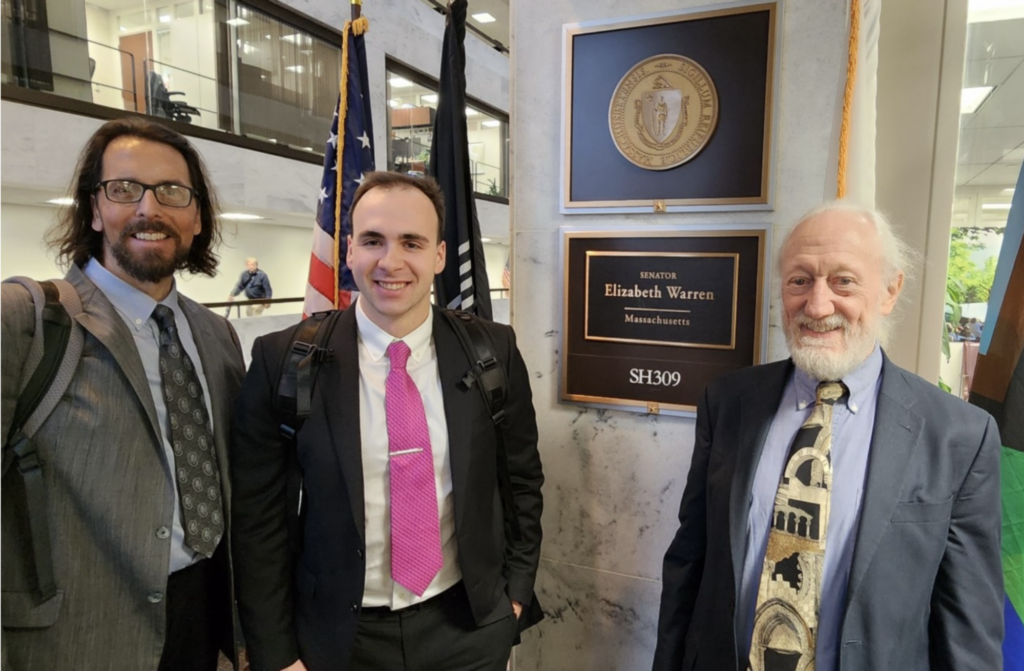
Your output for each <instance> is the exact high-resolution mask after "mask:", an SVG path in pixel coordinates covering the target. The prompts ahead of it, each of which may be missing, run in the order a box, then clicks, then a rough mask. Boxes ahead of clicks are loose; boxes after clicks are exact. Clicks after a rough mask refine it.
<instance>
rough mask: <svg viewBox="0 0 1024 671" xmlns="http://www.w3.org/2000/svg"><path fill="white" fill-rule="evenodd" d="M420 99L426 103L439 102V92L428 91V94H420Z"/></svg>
mask: <svg viewBox="0 0 1024 671" xmlns="http://www.w3.org/2000/svg"><path fill="white" fill-rule="evenodd" d="M420 100H422V101H423V102H425V103H434V104H437V94H436V93H426V94H424V95H421V96H420Z"/></svg>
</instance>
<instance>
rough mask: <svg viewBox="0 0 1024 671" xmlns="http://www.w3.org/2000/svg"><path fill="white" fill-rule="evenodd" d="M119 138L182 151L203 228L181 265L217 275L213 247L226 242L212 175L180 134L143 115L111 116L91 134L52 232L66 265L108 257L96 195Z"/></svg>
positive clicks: (53, 242)
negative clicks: (97, 223)
mask: <svg viewBox="0 0 1024 671" xmlns="http://www.w3.org/2000/svg"><path fill="white" fill-rule="evenodd" d="M119 137H136V138H139V139H142V140H148V141H150V142H159V143H161V144H165V145H167V146H169V147H171V148H173V149H175V150H177V152H178V153H179V154H181V156H182V158H184V159H185V163H186V164H187V165H188V175H189V179H190V180H191V182H192V188H193V189H194V190H195V201H196V207H198V208H199V218H200V222H201V223H202V230H201V231H199V235H197V236H195V238H194V239H193V240H192V248H191V250H189V253H188V256H187V257H186V258H185V261H184V262H183V263H182V264H181V265H180V266H179V267H178V270H187V271H188V272H190V273H202V274H204V275H209V276H210V277H213V276H215V275H216V274H217V260H218V259H217V254H215V253H214V251H213V250H214V248H215V247H216V246H217V245H219V244H220V242H221V234H220V222H219V220H218V219H217V214H218V208H217V196H216V194H214V192H213V185H212V184H210V181H209V179H207V176H206V166H205V165H204V163H203V159H202V157H201V156H199V152H197V151H196V150H195V148H194V147H193V146H192V145H191V144H190V143H189V141H188V140H186V139H185V138H184V137H183V136H182V135H181V134H179V133H177V132H175V131H173V130H171V129H170V128H167V127H166V126H162V125H160V124H158V123H156V122H153V121H150V120H148V119H144V118H141V117H126V118H124V119H114V120H113V121H108V122H107V123H105V124H103V125H102V126H101V127H100V129H99V130H97V131H96V132H95V133H94V134H93V136H92V137H91V138H89V142H88V143H87V144H86V145H85V147H84V148H83V149H82V154H81V156H79V158H78V165H77V166H76V167H75V176H74V178H73V179H72V181H71V187H70V191H71V197H72V198H74V200H75V202H74V203H73V204H72V205H69V206H68V207H66V208H65V209H64V210H63V211H62V212H61V214H60V220H59V221H58V223H57V225H56V227H54V228H53V230H51V231H50V232H49V234H48V235H47V242H49V244H50V245H51V246H52V247H56V248H57V255H58V259H59V260H60V262H61V263H62V264H63V265H64V266H65V267H66V266H68V265H71V264H74V265H76V266H79V267H81V266H84V265H85V264H86V262H88V261H89V259H91V258H95V259H97V260H102V259H103V234H102V233H101V232H99V231H94V230H93V228H92V221H93V210H92V206H93V197H94V196H95V195H96V187H97V185H98V184H99V183H100V180H101V179H103V153H104V152H105V151H106V150H107V146H108V145H109V144H110V143H111V142H113V141H114V140H116V139H117V138H119Z"/></svg>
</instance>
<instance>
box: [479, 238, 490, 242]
mask: <svg viewBox="0 0 1024 671" xmlns="http://www.w3.org/2000/svg"><path fill="white" fill-rule="evenodd" d="M490 241H491V239H490V238H480V242H490Z"/></svg>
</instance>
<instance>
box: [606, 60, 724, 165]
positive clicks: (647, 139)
mask: <svg viewBox="0 0 1024 671" xmlns="http://www.w3.org/2000/svg"><path fill="white" fill-rule="evenodd" d="M717 123H718V92H717V91H716V90H715V84H714V82H712V81H711V77H709V76H708V73H707V71H706V70H705V69H704V68H702V67H701V66H700V65H698V64H697V63H696V62H695V61H692V60H690V59H689V58H686V57H684V56H677V55H675V54H660V55H658V56H652V57H651V58H648V59H646V60H643V61H640V62H639V63H637V64H636V65H634V66H633V68H632V69H631V70H630V71H629V72H627V73H626V74H625V76H624V77H623V78H622V79H621V80H620V81H619V85H618V86H616V87H615V93H614V94H613V95H612V102H611V105H610V106H609V108H608V126H609V128H610V130H611V133H612V140H614V142H615V146H616V147H617V148H618V150H619V152H621V153H622V155H623V156H625V157H626V159H627V160H628V161H629V162H630V163H633V164H635V165H638V166H640V167H641V168H646V169H647V170H668V169H669V168H674V167H676V166H677V165H682V164H683V163H686V162H687V161H689V160H690V159H692V158H693V157H694V156H696V155H697V154H699V153H700V151H701V150H702V149H703V148H704V146H705V145H706V144H707V143H708V140H709V139H711V134H712V133H713V132H714V131H715V125H716V124H717Z"/></svg>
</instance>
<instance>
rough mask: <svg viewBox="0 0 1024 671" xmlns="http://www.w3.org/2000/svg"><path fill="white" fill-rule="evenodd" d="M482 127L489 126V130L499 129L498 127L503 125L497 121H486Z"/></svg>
mask: <svg viewBox="0 0 1024 671" xmlns="http://www.w3.org/2000/svg"><path fill="white" fill-rule="evenodd" d="M481 125H482V126H487V127H488V128H497V127H498V126H500V125H501V122H500V121H498V120H497V119H488V120H487V121H484V122H483V123H482V124H481Z"/></svg>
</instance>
